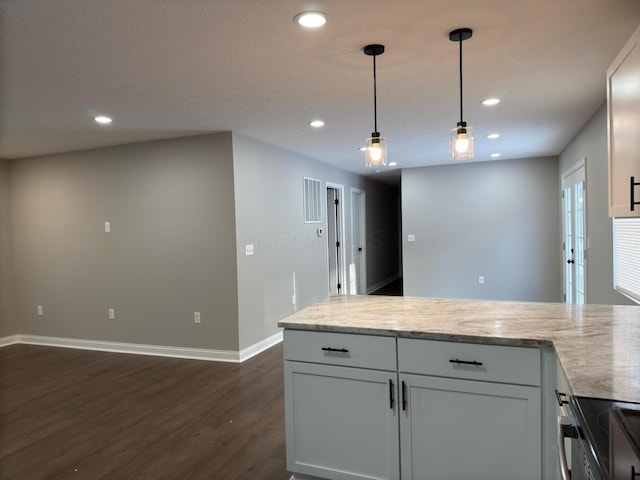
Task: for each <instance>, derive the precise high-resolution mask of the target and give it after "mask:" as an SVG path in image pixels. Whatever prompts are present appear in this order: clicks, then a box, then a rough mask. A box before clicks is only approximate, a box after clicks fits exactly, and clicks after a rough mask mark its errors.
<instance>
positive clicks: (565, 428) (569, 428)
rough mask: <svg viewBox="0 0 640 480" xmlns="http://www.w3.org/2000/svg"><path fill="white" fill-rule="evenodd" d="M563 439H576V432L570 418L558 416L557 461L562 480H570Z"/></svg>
mask: <svg viewBox="0 0 640 480" xmlns="http://www.w3.org/2000/svg"><path fill="white" fill-rule="evenodd" d="M565 438H578V431H577V429H576V426H575V424H574V423H573V421H572V419H571V417H564V416H562V415H558V436H557V440H558V459H559V461H560V473H561V474H562V480H571V472H570V470H569V466H568V465H567V451H566V450H565V447H564V439H565Z"/></svg>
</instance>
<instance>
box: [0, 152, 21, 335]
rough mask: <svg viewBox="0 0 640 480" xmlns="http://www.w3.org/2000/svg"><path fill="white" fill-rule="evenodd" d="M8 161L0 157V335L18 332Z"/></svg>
mask: <svg viewBox="0 0 640 480" xmlns="http://www.w3.org/2000/svg"><path fill="white" fill-rule="evenodd" d="M9 186H10V185H9V162H8V161H7V160H2V159H0V337H6V336H9V335H15V334H17V333H18V330H17V328H16V327H15V325H14V321H13V320H14V319H13V311H12V298H13V297H12V295H11V285H12V281H11V280H12V278H11V272H12V262H11V215H10V197H9Z"/></svg>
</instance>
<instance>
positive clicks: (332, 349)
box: [322, 347, 349, 353]
mask: <svg viewBox="0 0 640 480" xmlns="http://www.w3.org/2000/svg"><path fill="white" fill-rule="evenodd" d="M322 351H323V352H334V353H349V350H347V349H346V348H332V347H322Z"/></svg>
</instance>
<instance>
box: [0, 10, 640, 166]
mask: <svg viewBox="0 0 640 480" xmlns="http://www.w3.org/2000/svg"><path fill="white" fill-rule="evenodd" d="M305 10H320V11H323V12H325V13H326V14H327V15H328V16H329V21H328V23H327V25H326V26H325V27H324V28H322V29H319V30H304V29H302V28H301V27H299V26H297V25H295V24H294V23H293V17H294V16H295V15H296V14H297V13H299V12H301V11H305ZM0 14H1V15H2V17H1V22H2V24H1V29H0V41H1V51H0V62H1V66H2V69H1V73H0V75H1V76H0V100H1V111H0V115H1V116H0V119H1V121H2V126H1V127H2V130H1V132H0V158H21V157H28V156H34V155H42V154H49V153H55V152H64V151H71V150H80V149H86V148H94V147H101V146H107V145H115V144H122V143H130V142H137V141H144V140H154V139H160V138H169V137H178V136H185V135H195V134H203V133H208V132H219V131H234V132H238V133H242V134H244V135H248V136H251V137H254V138H257V139H260V140H264V141H265V142H268V143H271V144H273V145H277V146H280V147H283V148H285V149H288V150H292V151H294V152H298V153H301V154H303V155H306V156H308V157H312V158H314V159H317V160H321V161H323V162H327V163H330V164H334V165H336V166H339V167H341V168H344V169H346V170H350V171H353V172H356V173H361V174H366V173H369V174H371V173H372V172H371V171H367V170H365V169H364V167H363V154H362V153H361V152H360V151H358V148H359V147H360V146H361V145H363V143H364V140H365V139H366V138H367V137H368V136H370V134H371V132H372V131H373V79H372V59H371V57H368V56H366V55H364V53H363V52H362V48H363V47H364V46H365V45H367V44H370V43H382V44H384V45H385V46H386V52H385V53H384V54H383V55H382V56H381V57H378V59H377V74H378V127H379V130H380V132H381V133H382V135H383V136H385V137H387V141H388V144H389V158H390V160H391V161H396V162H398V166H397V167H394V169H395V171H396V172H397V169H399V168H409V167H416V166H422V165H436V164H443V163H448V162H449V159H448V151H449V144H448V139H449V130H450V129H451V128H453V127H455V124H456V122H457V121H458V120H459V118H458V116H459V94H458V88H459V85H458V44H457V43H454V42H451V41H450V40H449V37H448V34H449V31H451V30H453V29H455V28H459V27H470V28H472V29H473V31H474V35H473V38H471V39H470V40H468V41H466V42H464V44H463V58H464V96H465V105H464V109H465V120H467V121H468V122H469V124H470V125H471V126H473V127H475V130H476V158H475V160H476V161H483V160H489V159H490V157H489V155H490V154H491V153H493V152H500V153H501V154H502V157H501V158H502V159H511V158H523V157H540V156H552V155H557V154H559V153H560V152H561V150H562V149H563V148H564V147H565V146H566V144H567V143H568V142H569V141H570V140H571V138H572V137H573V136H574V135H575V134H576V133H577V132H578V131H579V129H580V128H581V127H582V126H583V125H584V123H585V122H586V121H587V120H588V119H589V117H590V116H591V115H592V114H593V112H594V111H595V110H596V109H597V108H598V107H599V106H600V105H601V104H602V102H603V101H604V100H605V73H606V69H607V67H608V66H609V64H610V63H611V61H612V60H613V58H614V57H615V56H616V54H617V52H618V51H619V50H620V48H621V47H622V46H623V45H624V43H625V41H626V39H627V38H628V37H629V36H630V35H631V33H632V32H633V30H634V29H635V28H636V26H637V25H638V24H640V1H639V0H536V1H525V0H318V1H316V2H308V1H304V0H49V1H41V0H0ZM490 96H497V97H499V98H501V99H502V102H501V103H500V104H499V105H497V106H495V107H491V108H489V107H484V106H482V105H480V103H479V102H480V100H481V99H483V98H487V97H490ZM96 114H106V115H110V116H112V117H113V119H114V121H113V123H112V124H111V125H109V126H106V127H105V126H98V125H96V124H95V123H94V122H93V121H92V117H93V116H94V115H96ZM316 118H320V119H323V120H324V121H325V122H326V126H325V127H324V128H322V129H319V130H318V129H312V128H311V127H310V126H309V125H308V122H309V121H310V120H312V119H316ZM494 131H497V132H500V133H501V134H502V137H501V138H500V139H499V140H493V141H490V140H487V139H486V138H485V135H486V134H488V133H490V132H494Z"/></svg>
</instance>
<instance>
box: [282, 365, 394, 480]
mask: <svg viewBox="0 0 640 480" xmlns="http://www.w3.org/2000/svg"><path fill="white" fill-rule="evenodd" d="M284 368H285V383H284V385H285V410H286V415H285V419H286V437H287V468H288V469H289V470H290V471H292V472H295V473H301V474H306V475H313V476H317V477H320V478H323V479H330V480H347V479H349V480H350V479H358V480H365V479H367V480H368V479H371V480H373V479H376V480H382V479H395V480H397V479H399V477H400V474H399V471H400V467H399V463H400V460H399V437H398V436H399V433H398V410H397V398H398V392H397V373H396V372H385V371H378V370H367V369H359V368H350V367H339V366H333V365H320V364H311V363H302V362H293V361H285V367H284Z"/></svg>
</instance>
